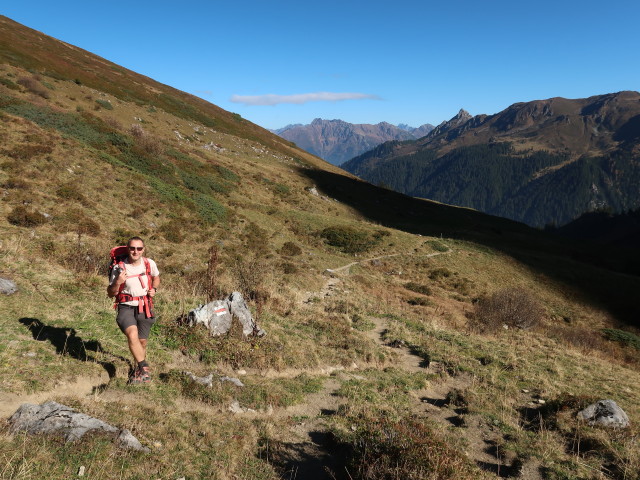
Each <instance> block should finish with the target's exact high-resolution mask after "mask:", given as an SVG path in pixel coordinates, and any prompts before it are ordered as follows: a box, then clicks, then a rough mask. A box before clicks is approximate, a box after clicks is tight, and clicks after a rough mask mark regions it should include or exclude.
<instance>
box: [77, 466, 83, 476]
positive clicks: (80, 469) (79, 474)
mask: <svg viewBox="0 0 640 480" xmlns="http://www.w3.org/2000/svg"><path fill="white" fill-rule="evenodd" d="M78 476H79V477H82V476H84V465H82V466H81V467H80V468H79V469H78Z"/></svg>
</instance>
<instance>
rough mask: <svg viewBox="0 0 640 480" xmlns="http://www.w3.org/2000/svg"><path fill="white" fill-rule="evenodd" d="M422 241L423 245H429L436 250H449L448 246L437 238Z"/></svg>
mask: <svg viewBox="0 0 640 480" xmlns="http://www.w3.org/2000/svg"><path fill="white" fill-rule="evenodd" d="M424 243H425V245H428V246H430V247H431V248H432V249H433V250H435V251H436V252H448V251H449V248H448V247H447V246H446V245H444V244H442V243H440V242H439V241H437V240H427V241H426V242H424Z"/></svg>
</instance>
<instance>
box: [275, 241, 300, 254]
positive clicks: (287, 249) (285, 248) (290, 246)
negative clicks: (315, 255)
mask: <svg viewBox="0 0 640 480" xmlns="http://www.w3.org/2000/svg"><path fill="white" fill-rule="evenodd" d="M301 253H302V249H301V248H300V247H299V246H298V245H296V244H295V243H293V242H285V243H284V245H282V248H281V249H280V255H284V256H285V257H295V256H296V255H300V254H301Z"/></svg>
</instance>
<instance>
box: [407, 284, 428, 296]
mask: <svg viewBox="0 0 640 480" xmlns="http://www.w3.org/2000/svg"><path fill="white" fill-rule="evenodd" d="M404 288H406V289H407V290H411V291H412V292H416V293H421V294H422V295H431V288H429V286H428V285H422V284H420V283H416V282H409V283H405V285H404Z"/></svg>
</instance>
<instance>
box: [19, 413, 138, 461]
mask: <svg viewBox="0 0 640 480" xmlns="http://www.w3.org/2000/svg"><path fill="white" fill-rule="evenodd" d="M9 425H10V429H11V432H27V433H30V434H32V435H35V434H42V433H47V434H51V433H53V434H60V435H62V436H63V437H64V439H65V441H67V442H74V441H76V440H79V439H80V438H82V436H83V435H84V434H85V433H87V432H94V431H97V432H105V433H108V434H112V435H114V437H115V438H116V443H117V445H118V446H119V447H121V448H127V449H133V450H140V451H148V449H147V448H145V447H143V446H142V445H141V444H140V442H139V441H138V439H136V438H135V437H134V436H133V435H132V434H131V432H130V431H129V430H120V429H119V428H116V427H114V426H113V425H109V424H108V423H105V422H103V421H102V420H98V419H97V418H94V417H90V416H89V415H87V414H85V413H80V412H77V411H75V410H73V409H72V408H70V407H67V406H66V405H62V404H60V403H56V402H46V403H43V404H41V405H33V404H31V403H24V404H22V405H21V406H20V408H18V410H16V412H15V413H14V414H13V415H12V416H11V417H10V418H9Z"/></svg>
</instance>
